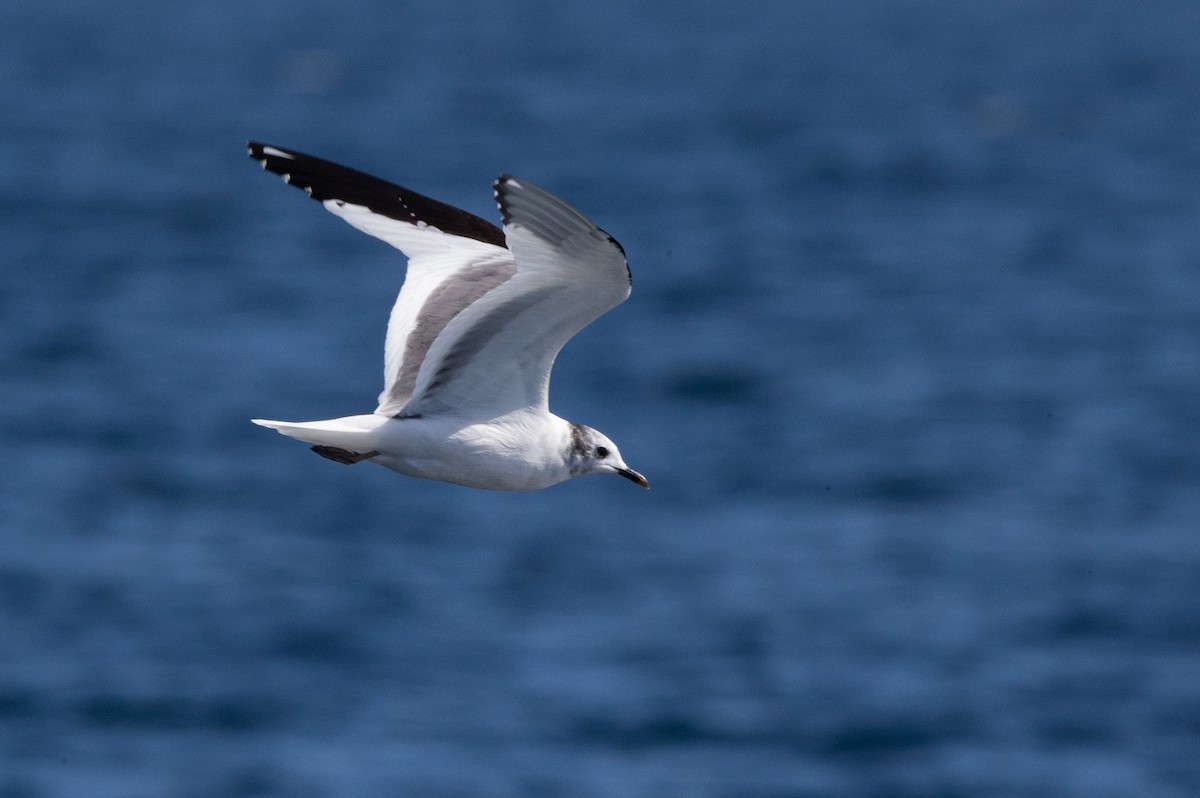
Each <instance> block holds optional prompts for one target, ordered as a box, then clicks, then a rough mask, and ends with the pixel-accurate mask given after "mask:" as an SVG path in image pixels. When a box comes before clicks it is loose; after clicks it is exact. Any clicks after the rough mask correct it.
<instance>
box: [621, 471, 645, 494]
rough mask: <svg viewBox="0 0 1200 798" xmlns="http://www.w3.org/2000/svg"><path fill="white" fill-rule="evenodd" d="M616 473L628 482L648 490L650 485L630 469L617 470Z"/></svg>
mask: <svg viewBox="0 0 1200 798" xmlns="http://www.w3.org/2000/svg"><path fill="white" fill-rule="evenodd" d="M617 473H618V474H620V475H621V476H623V477H625V479H627V480H629V481H630V482H635V483H637V484H638V485H641V486H642V487H643V488H645V489H646V490H649V489H650V483H649V482H647V481H646V478H645V477H644V476H642V475H641V474H639V473H638V472H636V471H634V470H633V469H632V468H618V469H617Z"/></svg>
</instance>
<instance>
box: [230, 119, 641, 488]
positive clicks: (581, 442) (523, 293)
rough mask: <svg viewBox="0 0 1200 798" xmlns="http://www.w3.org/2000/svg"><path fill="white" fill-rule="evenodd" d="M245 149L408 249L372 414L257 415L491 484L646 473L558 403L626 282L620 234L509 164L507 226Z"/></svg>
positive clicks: (333, 167)
mask: <svg viewBox="0 0 1200 798" xmlns="http://www.w3.org/2000/svg"><path fill="white" fill-rule="evenodd" d="M249 148H250V157H251V158H254V159H255V160H257V161H259V162H260V163H262V165H263V168H264V169H267V170H268V171H271V172H274V173H275V174H278V175H281V176H282V177H283V180H284V182H286V183H287V184H288V185H292V186H295V187H297V188H300V189H303V190H304V192H305V193H307V194H308V195H309V196H310V197H312V198H313V199H315V200H317V201H318V202H320V203H321V204H322V205H324V206H325V208H326V209H327V210H329V211H330V212H331V213H333V214H334V215H336V216H340V217H342V218H343V219H345V220H346V221H347V222H349V223H350V224H351V225H353V226H354V227H357V228H358V229H359V230H362V231H363V232H364V233H368V234H370V235H372V236H375V237H376V238H379V239H381V240H383V241H385V242H387V243H388V244H391V245H392V246H393V247H395V248H396V249H399V250H400V251H401V252H403V253H404V255H405V256H406V257H407V258H408V273H407V275H406V277H405V280H404V285H403V286H402V287H401V289H400V295H399V296H398V297H397V298H396V304H395V306H394V307H393V308H392V314H391V318H390V319H389V321H388V328H387V340H386V343H385V346H384V385H383V391H382V393H380V394H379V406H378V407H377V408H375V411H374V412H373V413H368V414H365V415H357V416H346V417H345V418H334V419H329V420H327V421H295V422H292V421H268V420H265V419H257V418H256V419H253V421H254V423H255V424H258V425H260V426H264V427H270V428H271V429H274V430H277V431H279V432H280V433H282V434H284V435H287V436H289V437H292V438H296V439H298V440H301V441H304V442H306V443H311V444H313V447H312V450H313V451H314V452H316V453H317V454H319V455H321V456H322V457H325V458H328V459H329V460H333V461H335V462H338V463H346V464H353V463H360V462H363V461H370V462H373V463H378V464H379V465H381V466H385V467H387V468H390V469H392V470H394V471H398V472H400V473H401V474H405V475H407V476H411V477H423V478H426V479H436V480H441V481H443V482H453V483H456V484H458V485H466V486H468V487H472V488H486V489H490V490H509V491H521V490H539V489H541V488H545V487H549V486H550V485H554V484H556V483H558V482H562V481H564V480H567V479H570V478H572V477H579V476H583V475H585V474H619V475H621V476H623V477H625V478H626V479H629V480H632V481H633V482H635V483H637V484H638V485H641V486H642V487H644V488H645V487H649V484H648V483H647V482H646V478H645V477H643V476H642V475H641V474H639V473H638V472H636V471H634V470H633V469H631V468H629V466H627V465H625V461H624V460H623V459H622V458H621V453H620V451H619V450H618V449H617V446H616V444H614V443H613V442H612V441H611V440H609V439H608V438H607V437H605V436H604V435H603V434H601V433H600V432H598V431H596V430H594V429H592V428H591V427H587V426H584V425H583V424H576V423H574V422H570V421H566V420H564V419H562V418H559V417H558V416H556V415H554V414H553V413H551V412H550V408H549V400H548V393H549V387H550V370H551V368H552V367H553V365H554V358H555V357H556V356H557V355H558V352H559V350H560V349H562V346H563V344H565V343H566V342H567V341H568V340H569V339H570V338H571V337H572V336H573V335H575V333H577V332H579V331H580V330H581V329H583V328H584V327H585V326H587V325H588V324H589V323H590V322H591V321H592V320H593V319H595V318H597V317H598V316H600V315H601V314H602V313H604V312H605V311H607V310H609V309H610V308H613V307H615V306H616V305H618V304H620V303H621V302H623V301H624V300H625V298H626V297H628V296H629V291H630V285H631V281H630V274H629V264H628V263H627V262H626V260H625V252H624V250H623V249H622V248H621V245H620V244H618V243H617V242H616V240H615V239H614V238H613V237H612V236H610V235H609V234H608V233H606V232H604V231H603V230H601V229H600V228H599V227H597V226H596V225H594V224H592V222H590V221H589V220H588V219H586V218H585V217H584V216H583V215H582V214H581V213H579V211H577V210H575V209H574V208H572V207H571V206H570V205H567V204H566V203H565V202H563V201H562V200H560V199H558V198H557V197H555V196H554V195H553V194H550V193H549V192H548V191H545V190H543V189H540V188H538V187H537V186H535V185H533V184H532V183H529V182H527V181H525V180H518V179H517V178H515V177H512V176H511V175H501V176H500V177H499V178H497V180H496V182H495V183H494V184H493V186H492V188H493V191H494V194H495V197H496V202H497V204H498V205H499V206H500V215H501V218H502V219H503V222H504V229H503V230H501V229H500V228H498V227H496V226H495V225H494V224H492V223H490V222H488V221H485V220H484V219H481V218H479V217H478V216H474V215H473V214H470V213H467V212H466V211H463V210H460V209H458V208H455V207H453V206H450V205H446V204H445V203H442V202H438V201H437V200H433V199H430V198H429V197H425V196H422V195H420V194H418V193H416V192H415V191H410V190H408V189H406V188H402V187H400V186H397V185H394V184H392V183H388V182H387V181H384V180H380V179H379V178H376V177H372V176H370V175H367V174H364V173H362V172H359V171H356V170H354V169H350V168H347V167H345V166H340V165H338V164H335V163H331V162H330V161H326V160H323V159H321V158H315V157H313V156H311V155H305V154H304V153H301V152H296V151H295V150H289V149H285V148H283V147H275V146H271V145H267V144H260V143H258V142H250V143H249Z"/></svg>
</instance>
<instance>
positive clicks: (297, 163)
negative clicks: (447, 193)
mask: <svg viewBox="0 0 1200 798" xmlns="http://www.w3.org/2000/svg"><path fill="white" fill-rule="evenodd" d="M248 146H249V150H250V157H251V158H253V159H254V160H256V161H258V162H260V163H261V164H262V165H263V167H264V168H265V169H267V170H268V171H270V172H274V173H275V174H277V175H281V176H282V177H283V178H284V180H286V181H287V183H288V185H291V186H295V187H296V188H299V189H303V190H304V191H305V192H306V193H307V194H308V195H309V196H310V197H312V198H313V199H315V200H318V201H321V202H324V201H325V200H341V201H342V202H346V203H349V204H351V205H362V206H365V207H367V208H369V209H370V210H371V211H372V212H374V213H378V214H380V215H382V216H387V217H389V218H391V219H396V220H398V221H401V222H412V223H416V222H424V223H425V224H427V225H429V226H431V227H436V228H437V229H439V230H441V231H442V232H443V233H447V234H449V235H456V236H462V237H463V238H471V239H474V240H476V241H482V242H483V243H485V244H494V245H495V246H498V247H503V246H505V243H504V231H503V230H501V229H500V228H499V227H497V226H496V225H494V224H492V223H491V222H489V221H487V220H486V219H481V218H479V217H478V216H476V215H474V214H472V213H468V212H467V211H464V210H462V209H460V208H455V207H454V206H453V205H447V204H446V203H444V202H438V201H437V200H435V199H431V198H429V197H426V196H425V195H423V194H418V193H417V192H415V191H412V190H410V189H407V188H404V187H403V186H398V185H396V184H395V183H389V182H387V181H386V180H380V179H379V178H377V177H372V176H371V175H368V174H366V173H365V172H360V171H358V170H357V169H351V168H349V167H347V166H342V165H340V164H336V163H333V162H332V161H326V160H325V159H323V158H317V157H316V156H313V155H306V154H305V153H302V152H297V151H296V150H289V149H287V148H286V147H277V146H276V145H274V144H262V143H260V142H257V141H251V142H249V143H248ZM268 147H269V148H270V149H272V150H278V151H279V152H283V153H287V155H289V156H291V157H283V156H281V155H276V154H274V153H269V152H267V151H266V149H265V148H268Z"/></svg>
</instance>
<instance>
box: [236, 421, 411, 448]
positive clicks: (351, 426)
mask: <svg viewBox="0 0 1200 798" xmlns="http://www.w3.org/2000/svg"><path fill="white" fill-rule="evenodd" d="M250 421H252V422H253V423H255V424H257V425H258V426H260V427H268V428H270V429H273V430H275V431H276V432H278V433H279V434H281V435H286V436H288V437H289V438H295V439H296V440H298V441H304V442H305V443H315V444H321V445H324V446H336V447H337V448H339V449H346V450H348V451H352V452H363V451H368V450H370V449H373V448H375V447H374V445H373V443H372V442H373V441H374V439H375V431H376V430H377V429H378V428H379V427H380V426H381V425H383V424H384V423H386V421H387V419H386V418H385V417H383V416H377V415H374V414H371V415H364V416H346V417H345V418H331V419H328V420H326V421H270V420H268V419H265V418H252V419H250Z"/></svg>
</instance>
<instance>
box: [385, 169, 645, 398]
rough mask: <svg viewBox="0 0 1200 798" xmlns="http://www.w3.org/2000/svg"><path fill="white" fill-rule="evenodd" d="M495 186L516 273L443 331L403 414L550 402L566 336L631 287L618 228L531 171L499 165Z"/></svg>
mask: <svg viewBox="0 0 1200 798" xmlns="http://www.w3.org/2000/svg"><path fill="white" fill-rule="evenodd" d="M494 189H495V195H496V201H497V203H498V204H499V206H500V212H501V214H502V216H503V220H504V236H505V239H506V241H507V243H508V249H509V250H510V251H511V253H512V256H513V258H514V259H515V273H514V274H512V275H511V276H509V277H508V278H507V279H505V280H502V281H498V282H496V283H495V284H494V285H493V286H492V287H491V288H490V289H489V290H487V291H486V292H484V293H481V294H480V295H479V296H478V297H477V298H475V299H474V301H473V302H471V303H470V304H469V305H468V306H466V307H464V308H461V309H460V310H459V311H458V312H457V314H456V315H454V317H453V318H452V319H451V320H450V321H449V322H448V323H447V324H446V325H445V327H444V328H443V329H442V330H441V331H440V333H439V334H438V335H437V336H436V338H435V339H434V340H433V342H432V344H431V345H430V346H429V348H428V350H427V352H426V355H425V358H424V361H423V362H422V363H421V366H420V369H419V371H418V374H417V378H416V382H415V385H414V390H413V393H412V397H411V398H410V399H409V400H408V402H407V403H406V404H405V406H404V408H403V409H402V410H401V412H400V414H399V415H402V416H416V415H430V414H435V413H449V414H455V415H461V416H463V417H465V418H472V419H474V418H494V417H496V416H498V415H502V414H504V413H507V412H511V411H513V410H518V409H521V408H526V407H530V408H535V409H540V410H547V409H548V398H547V396H548V392H549V385H550V370H551V368H552V367H553V365H554V359H555V358H556V357H557V356H558V352H559V350H560V349H562V346H563V344H565V343H566V342H567V341H568V340H569V339H570V338H571V337H572V336H573V335H575V333H577V332H579V331H580V330H581V329H583V328H584V327H585V326H587V325H588V324H589V323H590V322H592V321H593V320H594V319H596V318H597V317H598V316H600V315H601V314H602V313H604V312H605V311H607V310H609V309H610V308H612V307H614V306H616V305H618V304H620V303H621V302H622V301H624V299H625V298H626V297H628V296H629V292H630V285H631V280H630V273H629V265H628V263H627V262H626V260H625V253H624V250H622V249H621V245H620V244H618V243H617V242H616V240H614V239H613V237H612V236H610V235H609V234H608V233H606V232H604V231H603V230H601V229H600V228H599V227H597V226H596V225H595V224H593V223H592V222H591V221H589V220H588V219H587V218H586V217H584V216H583V214H581V213H579V211H577V210H575V209H574V208H572V207H571V206H569V205H567V204H566V203H565V202H563V201H562V200H560V199H558V198H557V197H555V196H554V195H552V194H550V193H549V192H547V191H544V190H543V189H540V188H538V187H537V186H535V185H533V184H531V183H528V182H526V181H523V180H518V179H516V178H514V177H511V176H508V175H501V177H500V178H499V179H498V180H497V181H496V183H495V185H494ZM430 299H433V297H430ZM442 315H445V313H443V314H442Z"/></svg>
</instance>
